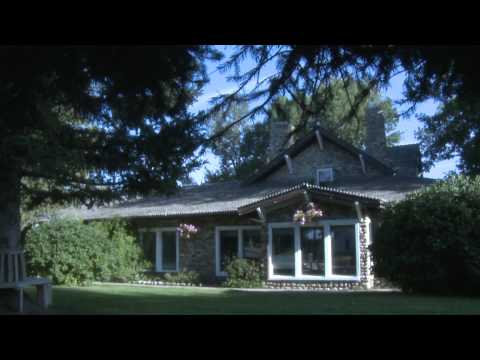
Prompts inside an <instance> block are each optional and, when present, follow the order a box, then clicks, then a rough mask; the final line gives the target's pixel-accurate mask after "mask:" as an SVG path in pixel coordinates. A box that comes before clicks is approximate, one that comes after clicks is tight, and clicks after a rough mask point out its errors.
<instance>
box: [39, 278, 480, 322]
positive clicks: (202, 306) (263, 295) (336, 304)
mask: <svg viewBox="0 0 480 360" xmlns="http://www.w3.org/2000/svg"><path fill="white" fill-rule="evenodd" d="M32 295H33V292H32ZM49 312H50V313H52V314H187V315H188V314H480V298H468V297H436V296H417V295H415V296H414V295H405V294H400V293H336V294H335V293H320V292H318V293H316V292H314V293H312V292H243V291H238V290H229V289H221V288H218V289H202V288H153V287H133V286H112V285H101V286H90V287H83V288H71V287H60V286H56V287H54V288H53V306H52V307H51V308H50V310H49Z"/></svg>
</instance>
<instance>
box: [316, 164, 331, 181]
mask: <svg viewBox="0 0 480 360" xmlns="http://www.w3.org/2000/svg"><path fill="white" fill-rule="evenodd" d="M332 181H333V168H331V167H330V168H321V169H317V185H320V184H322V183H328V182H332Z"/></svg>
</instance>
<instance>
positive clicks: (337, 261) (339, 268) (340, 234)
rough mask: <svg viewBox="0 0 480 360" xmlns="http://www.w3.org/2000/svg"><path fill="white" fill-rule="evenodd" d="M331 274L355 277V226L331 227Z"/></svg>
mask: <svg viewBox="0 0 480 360" xmlns="http://www.w3.org/2000/svg"><path fill="white" fill-rule="evenodd" d="M330 229H331V230H330V232H331V237H332V273H333V274H334V275H357V264H356V263H357V256H356V246H355V226H354V225H347V226H344V225H343V226H332V227H331V228H330Z"/></svg>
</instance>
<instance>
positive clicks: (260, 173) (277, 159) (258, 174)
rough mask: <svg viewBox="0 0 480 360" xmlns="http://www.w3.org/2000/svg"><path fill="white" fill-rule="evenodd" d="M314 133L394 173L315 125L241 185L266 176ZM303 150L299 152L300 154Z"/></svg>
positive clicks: (365, 153) (370, 156)
mask: <svg viewBox="0 0 480 360" xmlns="http://www.w3.org/2000/svg"><path fill="white" fill-rule="evenodd" d="M316 131H320V133H321V134H322V135H324V136H326V137H327V138H328V139H329V140H330V141H331V142H333V143H335V144H337V145H339V146H341V147H343V148H345V149H346V150H347V151H351V152H354V153H357V154H362V155H363V156H364V158H365V159H366V160H370V161H372V160H373V161H374V162H376V163H377V164H378V165H381V166H382V167H383V168H384V169H388V170H389V171H390V172H391V173H392V174H393V173H394V169H393V168H392V167H391V166H390V165H388V164H386V163H385V162H383V161H381V160H379V159H378V158H376V157H375V156H372V155H370V154H369V153H367V152H366V151H364V150H362V149H360V148H358V147H357V146H355V145H352V144H350V143H348V142H347V141H345V140H343V139H341V138H339V137H338V136H336V135H335V134H333V133H332V132H331V131H330V130H328V129H325V128H324V127H322V126H320V125H316V126H315V127H314V128H313V129H311V130H310V131H309V132H308V133H307V134H306V135H304V136H303V137H301V138H300V139H298V140H297V141H295V143H293V144H292V145H290V146H289V147H288V148H286V149H284V150H282V151H281V152H280V153H279V154H278V155H277V156H275V157H274V158H273V159H271V160H270V161H269V162H268V163H267V164H266V165H265V166H264V167H263V169H262V170H260V171H257V172H255V173H254V174H252V175H251V176H250V177H248V178H247V179H245V180H244V181H243V182H242V183H243V184H251V183H253V182H255V181H256V180H258V179H259V178H261V177H262V176H263V175H264V174H265V173H266V174H268V173H269V171H271V170H273V169H275V168H276V167H278V166H280V165H281V164H282V163H283V161H285V160H284V156H285V155H287V154H289V153H290V152H292V151H293V150H295V149H296V148H298V147H300V146H303V145H304V143H305V144H308V143H309V142H310V141H312V140H313V139H314V137H315V133H316ZM301 151H303V150H300V152H301Z"/></svg>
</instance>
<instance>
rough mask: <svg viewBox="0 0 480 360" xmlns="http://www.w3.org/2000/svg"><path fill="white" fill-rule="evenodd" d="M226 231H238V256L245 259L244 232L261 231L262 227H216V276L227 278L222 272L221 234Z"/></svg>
mask: <svg viewBox="0 0 480 360" xmlns="http://www.w3.org/2000/svg"><path fill="white" fill-rule="evenodd" d="M225 230H227V231H228V230H230V231H232V230H237V238H238V242H237V256H238V257H239V258H243V230H259V231H261V226H256V225H231V226H216V227H215V274H216V275H217V276H219V277H224V276H227V273H226V272H225V271H220V265H221V262H220V232H221V231H225Z"/></svg>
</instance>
